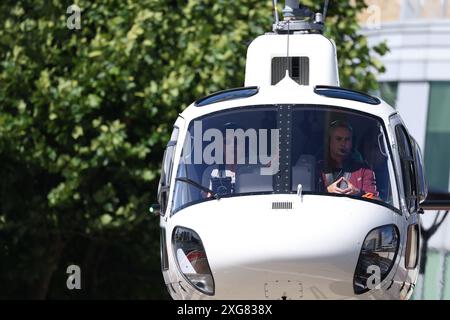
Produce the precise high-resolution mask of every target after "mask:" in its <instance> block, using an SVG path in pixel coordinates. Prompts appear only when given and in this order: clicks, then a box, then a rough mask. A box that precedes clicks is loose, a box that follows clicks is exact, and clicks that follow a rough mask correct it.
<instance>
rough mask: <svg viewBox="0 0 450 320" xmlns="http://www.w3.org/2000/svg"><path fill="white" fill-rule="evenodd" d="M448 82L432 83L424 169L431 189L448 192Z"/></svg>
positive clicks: (449, 104)
mask: <svg viewBox="0 0 450 320" xmlns="http://www.w3.org/2000/svg"><path fill="white" fill-rule="evenodd" d="M449 141H450V82H433V83H431V86H430V103H429V107H428V123H427V135H426V145H425V168H426V171H425V172H426V173H427V175H428V183H429V186H430V188H431V189H439V190H444V191H445V190H448V189H449V175H450V148H449V147H448V145H449Z"/></svg>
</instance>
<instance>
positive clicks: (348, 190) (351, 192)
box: [327, 177, 361, 195]
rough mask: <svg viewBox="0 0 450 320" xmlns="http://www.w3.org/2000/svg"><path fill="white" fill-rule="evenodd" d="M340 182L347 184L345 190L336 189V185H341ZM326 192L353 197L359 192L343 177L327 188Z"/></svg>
mask: <svg viewBox="0 0 450 320" xmlns="http://www.w3.org/2000/svg"><path fill="white" fill-rule="evenodd" d="M341 181H345V182H346V183H347V188H345V189H341V188H339V187H338V185H339V184H340V183H341ZM327 191H328V192H329V193H339V194H348V195H355V194H359V193H360V192H361V191H360V190H359V189H358V188H356V187H355V186H354V185H353V184H351V183H350V181H348V180H347V179H345V178H344V177H340V178H339V179H337V180H336V181H335V182H333V183H332V184H330V185H329V186H328V187H327Z"/></svg>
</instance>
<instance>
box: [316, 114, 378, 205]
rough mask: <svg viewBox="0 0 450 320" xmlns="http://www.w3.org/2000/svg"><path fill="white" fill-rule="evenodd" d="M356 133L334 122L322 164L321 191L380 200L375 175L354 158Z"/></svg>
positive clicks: (363, 163)
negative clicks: (354, 134)
mask: <svg viewBox="0 0 450 320" xmlns="http://www.w3.org/2000/svg"><path fill="white" fill-rule="evenodd" d="M352 146H353V129H352V127H351V126H350V124H348V123H347V122H344V121H340V120H338V121H334V122H332V123H331V125H330V129H329V144H328V150H327V152H325V160H322V161H319V172H320V173H321V174H320V177H319V189H320V190H323V191H326V192H329V193H337V194H347V195H354V196H361V197H365V198H378V197H379V193H378V191H377V186H376V182H375V174H374V172H373V171H372V170H371V169H370V168H369V167H368V166H367V164H366V163H365V162H363V161H362V159H356V157H355V156H354V155H353V154H352Z"/></svg>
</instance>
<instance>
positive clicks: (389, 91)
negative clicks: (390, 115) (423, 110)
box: [380, 82, 398, 108]
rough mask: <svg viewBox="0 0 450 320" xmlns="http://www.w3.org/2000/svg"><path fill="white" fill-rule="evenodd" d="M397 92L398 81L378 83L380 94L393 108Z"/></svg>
mask: <svg viewBox="0 0 450 320" xmlns="http://www.w3.org/2000/svg"><path fill="white" fill-rule="evenodd" d="M397 92H398V82H381V83H380V96H381V98H382V99H383V100H384V101H386V102H387V103H389V105H391V106H392V107H393V108H395V106H396V104H397Z"/></svg>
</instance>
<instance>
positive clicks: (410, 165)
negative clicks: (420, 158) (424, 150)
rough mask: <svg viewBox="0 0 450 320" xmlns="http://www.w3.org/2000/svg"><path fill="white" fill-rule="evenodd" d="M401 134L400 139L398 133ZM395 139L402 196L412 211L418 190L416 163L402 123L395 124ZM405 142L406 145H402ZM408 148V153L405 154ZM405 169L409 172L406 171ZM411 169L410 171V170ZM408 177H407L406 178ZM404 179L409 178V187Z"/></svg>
mask: <svg viewBox="0 0 450 320" xmlns="http://www.w3.org/2000/svg"><path fill="white" fill-rule="evenodd" d="M400 133H401V134H402V135H403V137H404V139H402V138H401V137H400V136H399V134H400ZM395 139H396V140H397V146H398V155H399V159H400V170H401V174H402V186H403V197H404V199H405V202H406V207H407V209H408V212H410V213H412V212H415V211H417V210H418V208H419V207H418V190H417V183H418V182H417V163H416V159H415V157H416V156H415V148H414V144H413V140H412V139H411V136H410V135H409V133H408V131H407V130H406V128H405V126H404V125H403V124H397V125H396V126H395ZM404 142H406V144H407V145H404ZM406 149H409V151H410V155H408V154H406V153H407V150H406ZM407 170H408V171H409V172H407ZM411 170H412V172H411ZM408 177H409V178H408ZM406 179H408V180H409V187H408V186H407V185H406V181H407V180H406Z"/></svg>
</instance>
